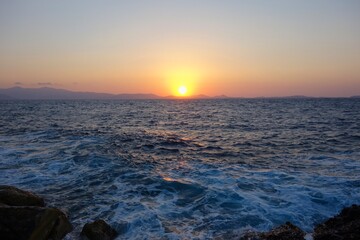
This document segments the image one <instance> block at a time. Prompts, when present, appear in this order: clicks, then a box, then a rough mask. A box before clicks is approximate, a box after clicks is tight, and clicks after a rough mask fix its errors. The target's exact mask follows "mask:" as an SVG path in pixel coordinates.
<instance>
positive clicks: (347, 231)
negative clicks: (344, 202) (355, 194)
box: [313, 205, 360, 240]
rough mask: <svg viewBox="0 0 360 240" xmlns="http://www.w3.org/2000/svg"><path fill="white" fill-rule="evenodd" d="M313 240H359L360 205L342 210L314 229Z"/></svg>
mask: <svg viewBox="0 0 360 240" xmlns="http://www.w3.org/2000/svg"><path fill="white" fill-rule="evenodd" d="M313 238H314V240H327V239H332V240H345V239H346V240H352V239H354V240H355V239H356V240H358V239H360V205H352V206H351V207H348V208H344V209H343V210H342V211H341V213H340V214H338V215H336V216H335V217H332V218H330V219H328V220H327V221H325V222H324V223H322V224H319V225H317V226H316V227H315V230H314V234H313Z"/></svg>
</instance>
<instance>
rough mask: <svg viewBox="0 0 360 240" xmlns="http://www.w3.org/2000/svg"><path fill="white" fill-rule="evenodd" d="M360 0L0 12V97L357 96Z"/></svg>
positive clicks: (5, 7)
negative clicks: (49, 91) (8, 93)
mask: <svg viewBox="0 0 360 240" xmlns="http://www.w3.org/2000/svg"><path fill="white" fill-rule="evenodd" d="M359 13H360V1H359V0H343V1H342V0H338V1H333V0H312V1H303V0H294V1H289V0H273V1H269V0H263V1H261V0H247V1H240V0H217V1H215V0H192V1H190V0H136V1H135V0H132V1H115V0H112V1H110V0H104V1H100V0H97V1H92V0H83V1H80V0H78V1H74V0H62V1H60V0H58V1H46V0H43V1H37V0H32V1H28V0H23V1H19V0H5V1H1V2H0V88H8V87H13V86H22V87H44V86H48V87H54V88H65V89H69V90H78V91H95V92H109V93H154V94H158V95H161V96H167V95H171V94H175V95H176V94H177V89H178V88H179V87H180V86H186V88H187V91H188V93H187V94H190V95H193V94H206V95H221V94H225V95H229V96H234V97H235V96H239V97H255V96H286V95H311V96H351V95H360V14H359Z"/></svg>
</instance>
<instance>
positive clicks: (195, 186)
mask: <svg viewBox="0 0 360 240" xmlns="http://www.w3.org/2000/svg"><path fill="white" fill-rule="evenodd" d="M0 159H1V164H0V170H1V174H0V181H1V183H2V184H11V185H16V186H19V187H22V188H25V189H29V190H32V191H34V192H37V193H39V194H41V195H42V196H44V197H45V199H46V201H47V202H48V203H49V205H52V206H57V207H61V208H62V209H64V210H65V211H66V212H68V213H69V215H70V218H71V220H72V222H73V223H74V225H75V231H74V232H73V233H72V234H71V235H70V236H69V237H68V238H70V239H72V238H76V236H77V234H78V232H79V231H80V230H81V227H82V225H83V224H84V223H85V222H88V221H91V220H94V219H96V218H103V219H105V220H106V221H108V222H109V223H111V225H112V226H114V227H115V228H116V229H117V230H118V231H119V232H121V235H120V236H119V237H118V238H119V239H129V238H131V239H147V238H149V239H153V238H155V239H159V238H161V239H186V238H188V239H190V238H191V239H196V238H198V239H206V238H216V237H219V238H225V237H229V236H236V235H238V234H241V232H242V231H243V230H244V229H255V230H268V229H270V228H271V227H273V226H276V225H278V224H282V223H284V222H285V221H291V222H293V223H294V224H296V225H298V226H300V227H301V228H303V229H304V230H305V231H311V229H312V227H313V225H314V224H316V223H319V222H321V221H323V220H324V219H326V218H327V217H329V216H332V215H334V214H336V213H337V212H338V211H339V210H340V209H341V208H342V207H344V206H348V205H350V204H353V203H357V204H360V177H359V176H360V102H359V100H357V99H311V100H295V99H293V100H276V99H273V100H262V99H258V100H244V99H242V100H197V101H196V100H192V101H171V100H166V101H165V100H163V101H155V100H151V101H31V102H21V101H14V102H0Z"/></svg>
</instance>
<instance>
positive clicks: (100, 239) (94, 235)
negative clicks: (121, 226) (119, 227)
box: [81, 220, 117, 240]
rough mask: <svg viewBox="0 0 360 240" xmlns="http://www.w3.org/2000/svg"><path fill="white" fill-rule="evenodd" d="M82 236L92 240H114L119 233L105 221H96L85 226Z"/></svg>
mask: <svg viewBox="0 0 360 240" xmlns="http://www.w3.org/2000/svg"><path fill="white" fill-rule="evenodd" d="M81 235H82V236H83V237H86V238H88V239H90V240H112V239H114V238H115V237H116V235H117V232H116V231H115V230H114V229H113V228H112V227H110V226H109V225H108V224H107V223H106V222H105V221H104V220H96V221H95V222H92V223H87V224H85V226H84V227H83V229H82V231H81Z"/></svg>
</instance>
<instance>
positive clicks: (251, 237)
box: [240, 222, 305, 240]
mask: <svg viewBox="0 0 360 240" xmlns="http://www.w3.org/2000/svg"><path fill="white" fill-rule="evenodd" d="M304 236H305V232H303V231H302V230H301V229H300V228H298V227H297V226H295V225H293V224H292V223H290V222H286V223H285V224H283V225H281V226H279V227H277V228H274V229H272V230H271V231H269V232H266V233H257V232H247V233H246V234H245V235H243V236H242V237H241V238H240V240H304Z"/></svg>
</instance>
